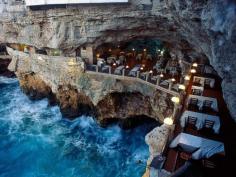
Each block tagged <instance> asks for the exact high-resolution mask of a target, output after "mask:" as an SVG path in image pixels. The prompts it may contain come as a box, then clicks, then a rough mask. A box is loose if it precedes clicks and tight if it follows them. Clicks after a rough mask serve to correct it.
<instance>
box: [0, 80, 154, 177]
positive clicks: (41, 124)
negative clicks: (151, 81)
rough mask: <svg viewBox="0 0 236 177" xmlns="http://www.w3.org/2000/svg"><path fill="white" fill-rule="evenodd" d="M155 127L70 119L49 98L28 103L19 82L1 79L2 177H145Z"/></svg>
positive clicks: (0, 167) (0, 159) (0, 163)
mask: <svg viewBox="0 0 236 177" xmlns="http://www.w3.org/2000/svg"><path fill="white" fill-rule="evenodd" d="M151 128H153V127H152V125H150V124H148V125H147V124H146V125H142V126H138V127H136V128H134V129H130V130H122V129H121V128H120V127H119V126H118V125H112V126H109V127H107V128H102V127H100V126H99V125H98V124H97V122H96V121H95V120H94V119H93V118H92V117H85V116H82V117H79V118H77V119H75V120H74V121H68V120H66V119H63V118H62V116H61V114H60V110H59V108H58V107H57V106H55V107H51V106H48V101H47V100H41V101H31V100H29V99H28V98H27V96H25V95H24V94H23V93H22V92H21V90H20V87H19V83H18V81H17V79H9V78H4V77H0V177H141V176H142V175H143V173H144V171H145V163H146V160H147V158H148V154H149V152H148V146H147V145H146V144H145V141H144V137H145V135H146V134H147V133H148V132H149V131H150V130H151Z"/></svg>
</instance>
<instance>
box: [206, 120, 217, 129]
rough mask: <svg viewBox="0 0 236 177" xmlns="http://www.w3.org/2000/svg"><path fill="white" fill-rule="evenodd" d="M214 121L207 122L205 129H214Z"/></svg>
mask: <svg viewBox="0 0 236 177" xmlns="http://www.w3.org/2000/svg"><path fill="white" fill-rule="evenodd" d="M214 123H215V122H214V121H211V120H205V124H204V127H205V128H209V129H212V128H213V126H214Z"/></svg>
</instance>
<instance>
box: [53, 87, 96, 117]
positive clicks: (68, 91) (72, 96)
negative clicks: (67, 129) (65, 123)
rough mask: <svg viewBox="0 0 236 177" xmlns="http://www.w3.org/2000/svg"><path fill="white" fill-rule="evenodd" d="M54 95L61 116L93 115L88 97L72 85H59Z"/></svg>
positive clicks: (91, 104) (92, 107) (92, 108)
mask: <svg viewBox="0 0 236 177" xmlns="http://www.w3.org/2000/svg"><path fill="white" fill-rule="evenodd" d="M56 97H57V100H58V104H59V107H60V110H61V113H62V115H63V117H66V118H70V119H72V118H75V117H79V116H81V115H88V116H94V115H95V108H94V106H93V103H92V102H91V100H90V98H89V97H87V96H86V95H85V94H84V93H81V92H78V90H77V89H76V88H73V87H72V86H61V87H59V88H58V92H57V93H56Z"/></svg>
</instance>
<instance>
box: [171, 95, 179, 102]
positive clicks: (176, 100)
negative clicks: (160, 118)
mask: <svg viewBox="0 0 236 177" xmlns="http://www.w3.org/2000/svg"><path fill="white" fill-rule="evenodd" d="M171 101H172V102H174V103H179V102H180V99H179V97H176V96H174V97H172V98H171Z"/></svg>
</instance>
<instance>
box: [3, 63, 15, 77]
mask: <svg viewBox="0 0 236 177" xmlns="http://www.w3.org/2000/svg"><path fill="white" fill-rule="evenodd" d="M10 62H11V60H10V59H0V76H5V77H15V74H14V72H11V71H9V70H8V69H7V67H8V65H9V64H10Z"/></svg>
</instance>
